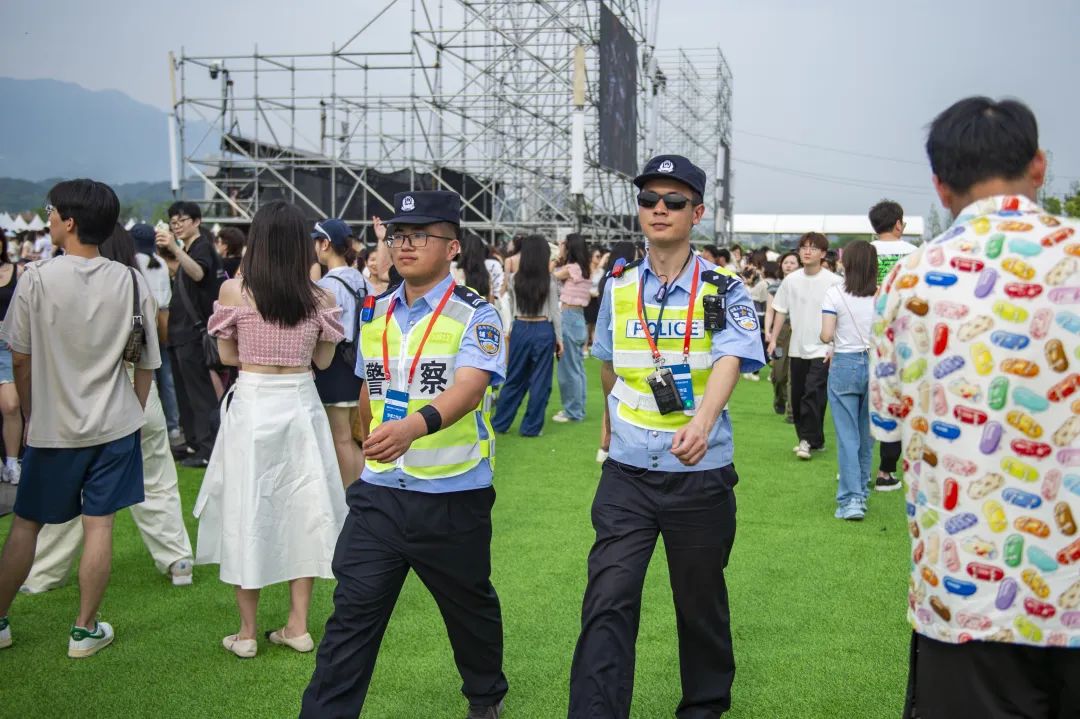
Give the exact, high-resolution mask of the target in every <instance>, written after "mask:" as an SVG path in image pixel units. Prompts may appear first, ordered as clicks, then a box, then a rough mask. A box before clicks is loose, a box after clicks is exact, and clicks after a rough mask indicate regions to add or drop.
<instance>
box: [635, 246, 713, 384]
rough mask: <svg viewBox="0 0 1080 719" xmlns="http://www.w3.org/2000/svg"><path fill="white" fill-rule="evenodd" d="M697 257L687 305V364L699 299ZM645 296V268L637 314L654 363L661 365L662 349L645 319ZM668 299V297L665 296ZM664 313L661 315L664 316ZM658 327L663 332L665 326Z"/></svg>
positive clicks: (638, 297)
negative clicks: (696, 301)
mask: <svg viewBox="0 0 1080 719" xmlns="http://www.w3.org/2000/svg"><path fill="white" fill-rule="evenodd" d="M699 275H700V273H699V272H698V263H697V259H696V258H695V259H694V276H693V279H691V280H690V302H689V303H687V305H686V331H685V332H684V333H683V345H682V353H683V363H684V364H685V363H686V362H688V361H689V360H690V335H691V334H693V325H694V322H693V320H694V300H695V299H697V286H698V277H699ZM644 298H645V270H644V269H642V270H641V271H640V279H639V280H638V296H637V316H638V320H639V321H640V322H641V331H642V332H644V333H645V341H647V342H648V343H649V349H650V350H652V356H653V363H654V364H655V365H656V366H657V367H659V366H660V365H661V364H663V362H664V358H663V356H662V355H661V354H660V350H659V349H657V347H656V340H654V339H653V336H652V333H651V332H649V323H648V322H646V321H645V313H644V311H643V309H642V308H643V307H644V301H645V300H644ZM665 299H666V298H665ZM662 316H663V315H661V317H662ZM656 329H657V331H658V332H663V328H662V327H661V326H660V323H659V321H658V322H657V325H656Z"/></svg>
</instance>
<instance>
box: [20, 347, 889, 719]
mask: <svg viewBox="0 0 1080 719" xmlns="http://www.w3.org/2000/svg"><path fill="white" fill-rule="evenodd" d="M586 367H587V369H588V371H589V373H590V378H589V379H590V394H589V405H588V413H589V418H588V419H587V420H586V421H585V422H584V423H582V424H555V423H552V422H548V423H547V424H546V425H545V427H544V434H543V436H542V437H539V438H533V439H526V438H522V437H519V436H517V435H516V434H513V432H516V429H517V426H516V424H515V426H514V427H513V428H512V429H511V434H509V435H507V436H506V437H505V438H500V440H499V445H498V466H497V469H496V480H495V482H496V487H497V491H498V501H497V502H496V504H495V514H494V539H493V541H492V552H493V566H494V573H493V581H494V583H495V586H496V588H497V590H498V592H499V596H500V598H501V600H502V610H503V618H504V621H505V636H506V653H505V671H506V675H507V677H508V679H509V682H510V693H509V694H508V695H507V699H506V711H505V713H504V716H505V717H507V718H508V719H547V718H549V717H553V718H554V717H565V716H566V705H567V684H568V677H569V671H570V660H571V656H572V653H573V649H574V643H575V641H576V638H577V631H578V626H579V618H580V614H579V612H580V607H581V596H582V592H583V590H584V586H585V560H586V555H587V553H588V550H589V546H590V542H591V540H592V527H591V525H590V520H589V505H590V502H591V500H592V495H593V492H594V489H595V486H596V482H597V479H598V477H599V469H600V468H599V465H597V464H596V463H595V461H594V459H595V454H596V447H597V437H598V426H599V421H598V419H599V416H600V412H599V410H600V407H601V399H600V393H599V391H598V387H599V384H598V382H599V380H598V378H599V363H598V362H597V361H595V360H589V361H587V363H586ZM557 393H558V389H557V385H556V389H555V392H554V394H553V396H552V402H551V405H550V408H549V412H548V416H549V417H550V415H551V414H553V413H554V411H555V410H556V409H557V408H558V397H557ZM771 400H772V388H771V385H770V384H769V383H768V382H767V381H762V382H758V383H751V382H747V381H745V380H743V381H740V383H739V385H738V387H737V389H736V392H735V395H734V397H733V398H732V400H731V411H732V415H733V417H734V427H735V440H736V451H735V458H736V467H737V470H738V472H739V475H740V482H739V485H738V489H737V496H738V523H739V524H738V534H737V537H736V541H735V548H734V551H733V553H732V557H731V563H730V565H729V567H728V572H727V579H728V587H729V590H730V597H731V614H732V628H733V633H734V639H735V658H736V663H737V673H736V678H735V686H734V691H733V705H732V709H731V712H730V713H729V714H728V715H727V716H730V717H732V718H733V719H740V718H741V719H750V718H754V719H759V718H761V719H766V718H767V719H773V718H775V717H859V718H860V719H869V718H873V717H895V716H898V715H899V714H900V712H901V707H902V704H903V695H904V686H905V680H906V664H907V661H906V660H907V644H908V637H909V634H910V629H909V628H908V626H907V624H906V620H905V616H904V615H905V608H906V606H905V605H906V568H907V561H908V560H907V553H908V547H909V545H908V538H907V534H906V529H905V516H904V509H903V498H902V496H901V495H902V493H901V492H893V493H890V494H885V495H882V494H878V493H875V494H874V495H873V496H871V498H870V509H869V513H868V515H867V518H866V521H864V522H861V523H848V522H842V521H840V520H836V519H833V516H832V515H833V510H834V508H835V503H834V496H835V491H836V480H835V476H836V459H835V443H834V442H833V430H832V426H831V420H828V424H827V432H826V435H827V437H828V438H829V439H828V441H829V447H828V451H827V452H825V453H823V454H816V455H815V456H814V458H813V460H812V461H810V462H800V461H799V460H798V459H796V458H795V456H794V455H793V454H792V452H791V448H792V446H793V445H794V444H795V442H796V440H795V433H794V430H793V428H792V426H791V425H788V424H785V423H784V422H783V418H782V417H778V416H777V415H775V414H773V411H772V406H771ZM200 478H201V473H200V472H194V471H188V470H184V471H183V472H182V473H181V487H182V492H183V502H184V508H185V519H186V521H187V523H188V528H189V530H190V531H191V536H192V541H193V542H194V537H195V530H196V523H195V521H194V519H193V518H192V517H191V516H190V510H191V507H192V505H193V503H194V500H195V496H196V494H197V492H198V487H199V481H200ZM9 527H10V518H8V519H4V520H0V538H2V537H6V535H7V531H8V528H9ZM666 575H667V570H666V566H665V562H664V554H663V551H662V550H661V549H660V548H659V547H658V551H657V552H656V554H655V556H654V558H653V563H652V565H651V567H650V571H649V575H648V578H647V580H646V583H645V595H644V600H643V609H642V616H641V631H640V635H639V637H638V643H637V648H638V654H637V681H636V687H635V692H634V702H633V711H632V713H631V714H632V716H633V717H637V718H639V719H655V718H658V717H671V716H673V714H674V710H675V707H676V706H677V704H678V701H679V697H680V692H679V667H678V653H677V644H676V635H675V617H674V610H673V608H672V603H671V592H670V589H669V587H668V584H667V576H666ZM332 587H333V583H332V582H330V581H318V582H317V584H316V591H315V598H314V602H313V605H312V608H311V617H312V622H311V631H312V634H313V635H314V637H315V640H316V641H318V640H319V638H320V637H321V636H322V625H323V622H324V621H325V619H326V617H327V616H328V614H329V612H330V609H331V592H332ZM77 601H78V599H77V589H76V587H75V581H74V577H73V578H72V582H71V583H70V584H69V585H68V586H67V587H65V588H63V589H60V590H56V591H53V592H49V593H48V594H45V595H40V596H22V595H20V596H19V597H18V598H17V599H16V601H15V604H14V606H13V608H12V610H11V612H10V618H11V621H12V630H13V633H14V638H15V644H14V646H13V647H12V648H10V649H7V650H3V651H0V673H2V676H3V680H2V683H0V715H2V716H12V717H16V716H18V717H22V716H25V717H31V716H33V717H53V716H57V717H58V716H78V717H287V716H295V715H296V713H297V711H298V709H299V705H300V695H301V693H302V691H303V689H304V687H305V685H306V683H307V681H308V679H309V677H310V675H311V670H312V667H313V666H314V656H313V655H298V654H295V653H293V652H292V651H291V650H288V649H285V648H282V647H275V646H271V645H269V643H267V642H262V643H260V646H259V655H258V657H256V658H255V659H252V660H241V659H237V658H235V657H234V656H233V655H231V654H229V653H227V652H226V651H225V650H224V649H222V647H221V643H220V640H221V637H223V636H224V635H226V634H231V633H233V632H235V630H236V628H237V626H238V619H237V614H236V609H235V605H234V601H233V592H232V589H231V588H230V587H227V586H225V585H223V584H221V583H220V582H219V581H218V579H217V569H216V567H207V566H200V567H197V568H196V571H195V584H194V585H193V586H191V587H184V588H174V587H172V586H171V585H170V584H169V583H168V581H167V580H166V579H165V578H164V577H162V576H161V575H158V574H157V573H156V572H155V570H154V566H153V564H152V562H151V561H150V557H149V555H148V553H147V552H146V550H145V548H144V547H143V546H142V542H141V540H140V538H139V536H138V533H137V531H136V529H135V527H134V524H133V523H132V521H131V516H130V513H128V512H123V513H121V515H120V516H119V517H118V520H117V524H116V542H115V557H114V562H113V578H112V583H111V584H110V586H109V590H108V593H107V594H106V597H105V601H104V604H103V606H102V608H101V616H102V618H103V619H105V620H107V621H110V622H112V623H113V624H114V626H115V627H116V632H117V639H116V642H115V644H114V646H112V647H110V648H108V649H106V650H105V651H103V652H102V653H101V654H99V655H98V656H96V657H94V658H91V659H88V660H82V661H75V660H70V659H68V658H67V656H66V646H67V629H68V627H69V626H70V624H71V623H72V621H73V619H74V616H75V611H76V606H77ZM287 611H288V593H287V589H286V587H285V586H276V587H271V588H269V589H267V590H265V591H264V592H263V601H262V604H261V606H260V611H259V620H260V623H261V629H273V628H276V627H278V626H280V625H281V624H283V623H284V620H285V617H286V613H287ZM460 684H461V680H460V678H459V677H458V675H457V672H456V670H455V667H454V663H453V658H452V655H451V651H450V646H449V643H448V641H447V638H446V633H445V630H444V629H443V626H442V621H441V618H440V616H439V613H438V611H437V609H436V607H435V604H434V602H433V600H432V599H431V597H430V595H428V594H427V592H426V590H425V589H424V588H423V586H422V585H421V584H420V583H419V582H418V581H416V579H415V577H413V576H410V578H409V580H408V582H407V583H406V586H405V590H404V591H403V592H402V595H401V598H400V600H399V602H398V605H397V609H396V611H395V613H394V616H393V619H392V620H391V622H390V627H389V629H388V631H387V633H386V638H385V640H384V642H383V645H382V651H381V653H380V656H379V662H378V666H377V667H376V670H375V677H374V680H373V681H372V684H371V690H370V692H369V695H368V700H367V704H366V706H365V710H364V713H363V716H364V717H372V718H379V719H384V718H385V719H396V718H398V717H401V718H405V717H410V718H414V717H419V718H422V719H443V718H444V717H445V718H447V719H460V718H461V717H463V716H464V715H465V701H464V699H463V698H462V696H461V694H460V692H459V687H460Z"/></svg>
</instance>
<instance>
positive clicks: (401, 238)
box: [386, 231, 457, 249]
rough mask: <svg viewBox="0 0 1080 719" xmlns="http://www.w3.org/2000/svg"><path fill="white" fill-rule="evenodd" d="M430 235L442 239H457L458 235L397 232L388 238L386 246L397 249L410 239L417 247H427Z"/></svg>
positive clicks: (411, 243) (410, 242)
mask: <svg viewBox="0 0 1080 719" xmlns="http://www.w3.org/2000/svg"><path fill="white" fill-rule="evenodd" d="M429 237H437V238H438V239H440V240H456V239H457V238H456V237H446V236H445V235H433V234H431V233H429V232H423V231H421V232H395V233H394V234H392V235H390V236H389V237H387V238H386V246H387V247H392V248H394V249H397V248H399V247H404V246H405V240H408V241H409V244H410V245H412V246H413V247H415V248H420V247H427V241H428V238H429Z"/></svg>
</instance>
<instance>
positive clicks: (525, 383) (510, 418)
mask: <svg viewBox="0 0 1080 719" xmlns="http://www.w3.org/2000/svg"><path fill="white" fill-rule="evenodd" d="M508 341H509V343H510V359H509V361H508V363H507V369H506V382H504V383H503V386H502V388H501V389H499V401H498V402H497V403H496V404H495V416H494V417H492V418H491V426H492V428H493V429H494V430H495V431H496V432H505V431H507V430H508V429H510V425H511V424H513V423H514V415H516V414H517V411H518V407H520V406H521V401H522V400H523V399H525V393H526V392H528V393H529V403H528V405H527V406H526V407H525V417H524V418H523V419H522V420H521V427H520V428H519V431H520V432H521V434H522V435H524V436H526V437H535V436H537V435H538V434H540V430H542V429H543V428H544V412H545V411H546V410H547V403H548V399H549V398H550V397H551V363H552V362H554V361H555V360H554V357H555V328H554V327H553V326H552V324H551V323H550V322H523V321H521V320H514V327H513V329H512V330H511V332H510V339H509V340H508Z"/></svg>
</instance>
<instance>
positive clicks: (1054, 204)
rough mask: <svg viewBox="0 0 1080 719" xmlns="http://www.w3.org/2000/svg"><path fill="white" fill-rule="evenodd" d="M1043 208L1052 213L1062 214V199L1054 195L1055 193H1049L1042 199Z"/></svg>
mask: <svg viewBox="0 0 1080 719" xmlns="http://www.w3.org/2000/svg"><path fill="white" fill-rule="evenodd" d="M1042 206H1043V209H1045V210H1046V211H1047V212H1049V213H1050V214H1051V215H1060V214H1061V199H1060V198H1058V197H1054V196H1053V195H1047V196H1046V197H1044V198H1043V200H1042Z"/></svg>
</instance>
